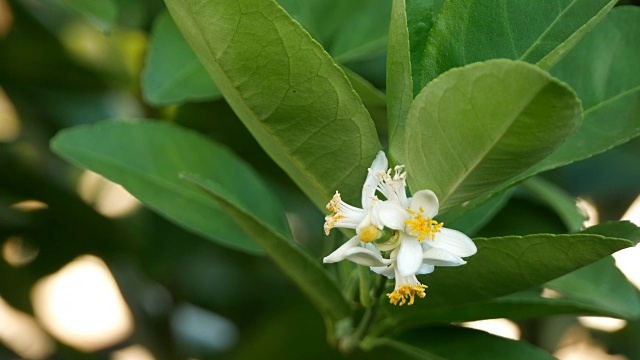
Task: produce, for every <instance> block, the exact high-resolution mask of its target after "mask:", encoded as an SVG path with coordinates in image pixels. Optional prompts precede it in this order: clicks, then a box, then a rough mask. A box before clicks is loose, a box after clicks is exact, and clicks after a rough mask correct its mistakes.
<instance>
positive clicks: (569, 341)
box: [553, 326, 627, 360]
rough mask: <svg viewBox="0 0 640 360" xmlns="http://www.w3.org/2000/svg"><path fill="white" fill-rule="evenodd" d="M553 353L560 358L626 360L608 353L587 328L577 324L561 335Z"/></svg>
mask: <svg viewBox="0 0 640 360" xmlns="http://www.w3.org/2000/svg"><path fill="white" fill-rule="evenodd" d="M553 355H554V356H555V357H557V358H558V359H560V360H627V357H626V356H623V355H611V354H608V353H607V351H606V350H605V349H604V347H603V346H602V345H601V344H599V343H597V342H596V341H595V340H594V339H593V338H592V337H591V335H590V334H589V331H588V330H586V329H584V328H580V327H577V326H576V327H573V328H571V329H570V330H569V331H568V332H567V333H566V334H565V335H564V336H563V339H562V340H561V342H560V345H559V346H558V350H556V352H554V353H553Z"/></svg>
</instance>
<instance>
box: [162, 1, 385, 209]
mask: <svg viewBox="0 0 640 360" xmlns="http://www.w3.org/2000/svg"><path fill="white" fill-rule="evenodd" d="M166 4H167V6H168V8H169V11H170V13H171V15H172V17H173V18H174V20H175V21H176V24H177V25H178V28H180V30H181V31H182V33H183V34H184V35H185V38H186V39H187V41H188V42H189V44H190V45H191V47H192V49H194V51H195V53H196V54H197V55H198V58H199V59H200V61H201V62H202V63H203V64H204V66H205V68H207V70H208V71H209V74H210V75H211V76H212V77H213V79H214V81H215V82H216V84H217V85H218V88H219V89H220V91H221V92H222V94H223V96H224V97H225V99H226V100H227V102H228V103H229V105H230V106H231V107H232V108H233V110H234V111H235V112H236V114H238V116H239V118H240V119H241V120H242V122H243V123H244V124H245V126H247V128H248V129H249V131H250V132H251V133H252V135H253V136H254V137H255V138H256V140H257V141H258V143H260V145H261V146H262V147H263V148H264V149H265V151H266V152H267V153H268V154H269V155H270V156H271V157H272V158H273V159H274V161H275V162H276V163H277V164H278V165H280V166H281V167H282V168H283V169H284V170H285V172H287V174H288V175H289V176H290V177H291V178H292V179H293V180H294V181H295V182H296V184H298V186H300V188H301V189H302V190H303V191H304V192H305V193H306V194H307V196H309V197H310V198H311V199H312V200H313V202H314V203H315V204H316V205H318V206H324V204H325V203H326V202H327V200H328V199H330V198H331V196H332V195H333V193H334V192H335V191H336V190H340V191H341V192H343V193H344V199H345V201H349V202H351V203H356V202H357V199H358V198H359V194H360V192H361V187H362V181H363V178H364V176H365V175H366V172H367V168H368V167H369V165H370V164H371V161H372V160H373V159H374V157H375V155H376V153H377V151H379V149H380V143H379V140H378V138H377V134H376V132H375V127H374V125H373V122H372V121H371V118H370V116H369V114H368V112H367V110H366V108H365V107H364V105H363V104H362V102H361V101H360V99H359V98H358V95H357V94H356V93H355V92H354V91H353V89H352V87H351V85H350V84H349V82H348V80H347V79H346V77H345V75H344V73H343V72H342V71H341V70H340V68H338V67H337V66H336V65H335V63H334V62H333V61H332V59H331V58H330V57H329V55H327V54H326V53H325V52H324V51H323V50H322V48H321V47H320V45H318V43H317V42H315V41H313V40H312V39H311V37H310V36H309V34H307V33H306V32H305V31H304V30H303V29H302V27H300V25H299V24H298V23H296V22H294V21H293V20H292V19H291V18H290V17H289V16H288V15H287V14H286V13H285V12H284V10H282V8H280V7H279V6H278V5H277V4H276V3H275V2H274V1H272V0H231V1H230V0H224V1H222V0H216V1H203V0H188V1H183V0H167V1H166Z"/></svg>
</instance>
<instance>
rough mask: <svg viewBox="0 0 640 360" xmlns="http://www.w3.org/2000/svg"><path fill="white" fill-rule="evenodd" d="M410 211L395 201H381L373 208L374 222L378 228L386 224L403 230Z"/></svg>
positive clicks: (391, 227)
mask: <svg viewBox="0 0 640 360" xmlns="http://www.w3.org/2000/svg"><path fill="white" fill-rule="evenodd" d="M408 218H409V213H408V212H407V210H406V209H405V208H403V207H402V206H401V205H400V204H399V203H397V202H395V201H381V202H379V203H377V204H376V206H375V207H374V208H373V218H372V222H373V224H374V225H376V226H378V228H382V227H383V226H386V227H388V228H390V229H394V230H403V229H404V227H405V223H404V222H405V221H406V220H407V219H408Z"/></svg>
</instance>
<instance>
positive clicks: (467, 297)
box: [388, 234, 633, 316]
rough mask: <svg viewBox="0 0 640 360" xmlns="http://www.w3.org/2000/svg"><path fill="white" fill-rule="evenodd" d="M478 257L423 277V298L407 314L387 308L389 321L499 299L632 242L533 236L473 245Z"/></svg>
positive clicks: (576, 236)
mask: <svg viewBox="0 0 640 360" xmlns="http://www.w3.org/2000/svg"><path fill="white" fill-rule="evenodd" d="M474 242H475V243H476V246H477V247H478V252H477V254H475V255H473V256H471V257H469V258H467V259H466V260H467V262H468V263H467V264H466V265H463V266H459V267H452V268H448V267H439V268H438V269H436V271H435V272H433V273H432V274H429V275H426V276H424V277H422V278H421V279H422V282H423V283H424V284H426V285H428V286H429V288H428V289H427V297H426V298H425V299H424V300H421V301H416V303H415V304H414V305H413V306H412V307H411V308H410V309H405V308H404V307H403V308H400V307H397V306H396V307H394V306H393V305H389V306H388V310H389V311H390V312H391V314H392V315H390V316H394V315H393V314H396V313H398V312H402V311H414V310H412V309H419V308H420V307H425V308H427V307H443V306H444V307H446V306H453V305H457V304H465V303H471V302H478V301H481V300H484V299H491V298H495V297H499V296H504V295H507V294H511V293H514V292H518V291H522V290H525V289H529V288H531V287H534V286H538V285H541V284H543V283H545V282H547V281H550V280H552V279H555V278H557V277H559V276H562V275H564V274H567V273H569V272H571V271H574V270H576V269H578V268H580V267H582V266H585V265H588V264H590V263H592V262H595V261H597V260H600V259H601V258H603V257H605V256H608V255H610V254H612V253H614V252H616V251H618V250H620V249H623V248H626V247H629V246H632V245H633V243H632V242H631V241H628V240H625V239H618V238H606V237H603V236H600V235H587V234H572V235H551V234H537V235H528V236H505V237H498V238H480V239H474Z"/></svg>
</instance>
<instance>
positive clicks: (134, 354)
mask: <svg viewBox="0 0 640 360" xmlns="http://www.w3.org/2000/svg"><path fill="white" fill-rule="evenodd" d="M110 360H156V358H155V357H154V356H153V354H151V352H150V351H149V349H147V348H146V347H144V346H142V345H131V346H129V347H126V348H124V349H120V350H117V351H114V352H113V353H112V354H111V356H110Z"/></svg>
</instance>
